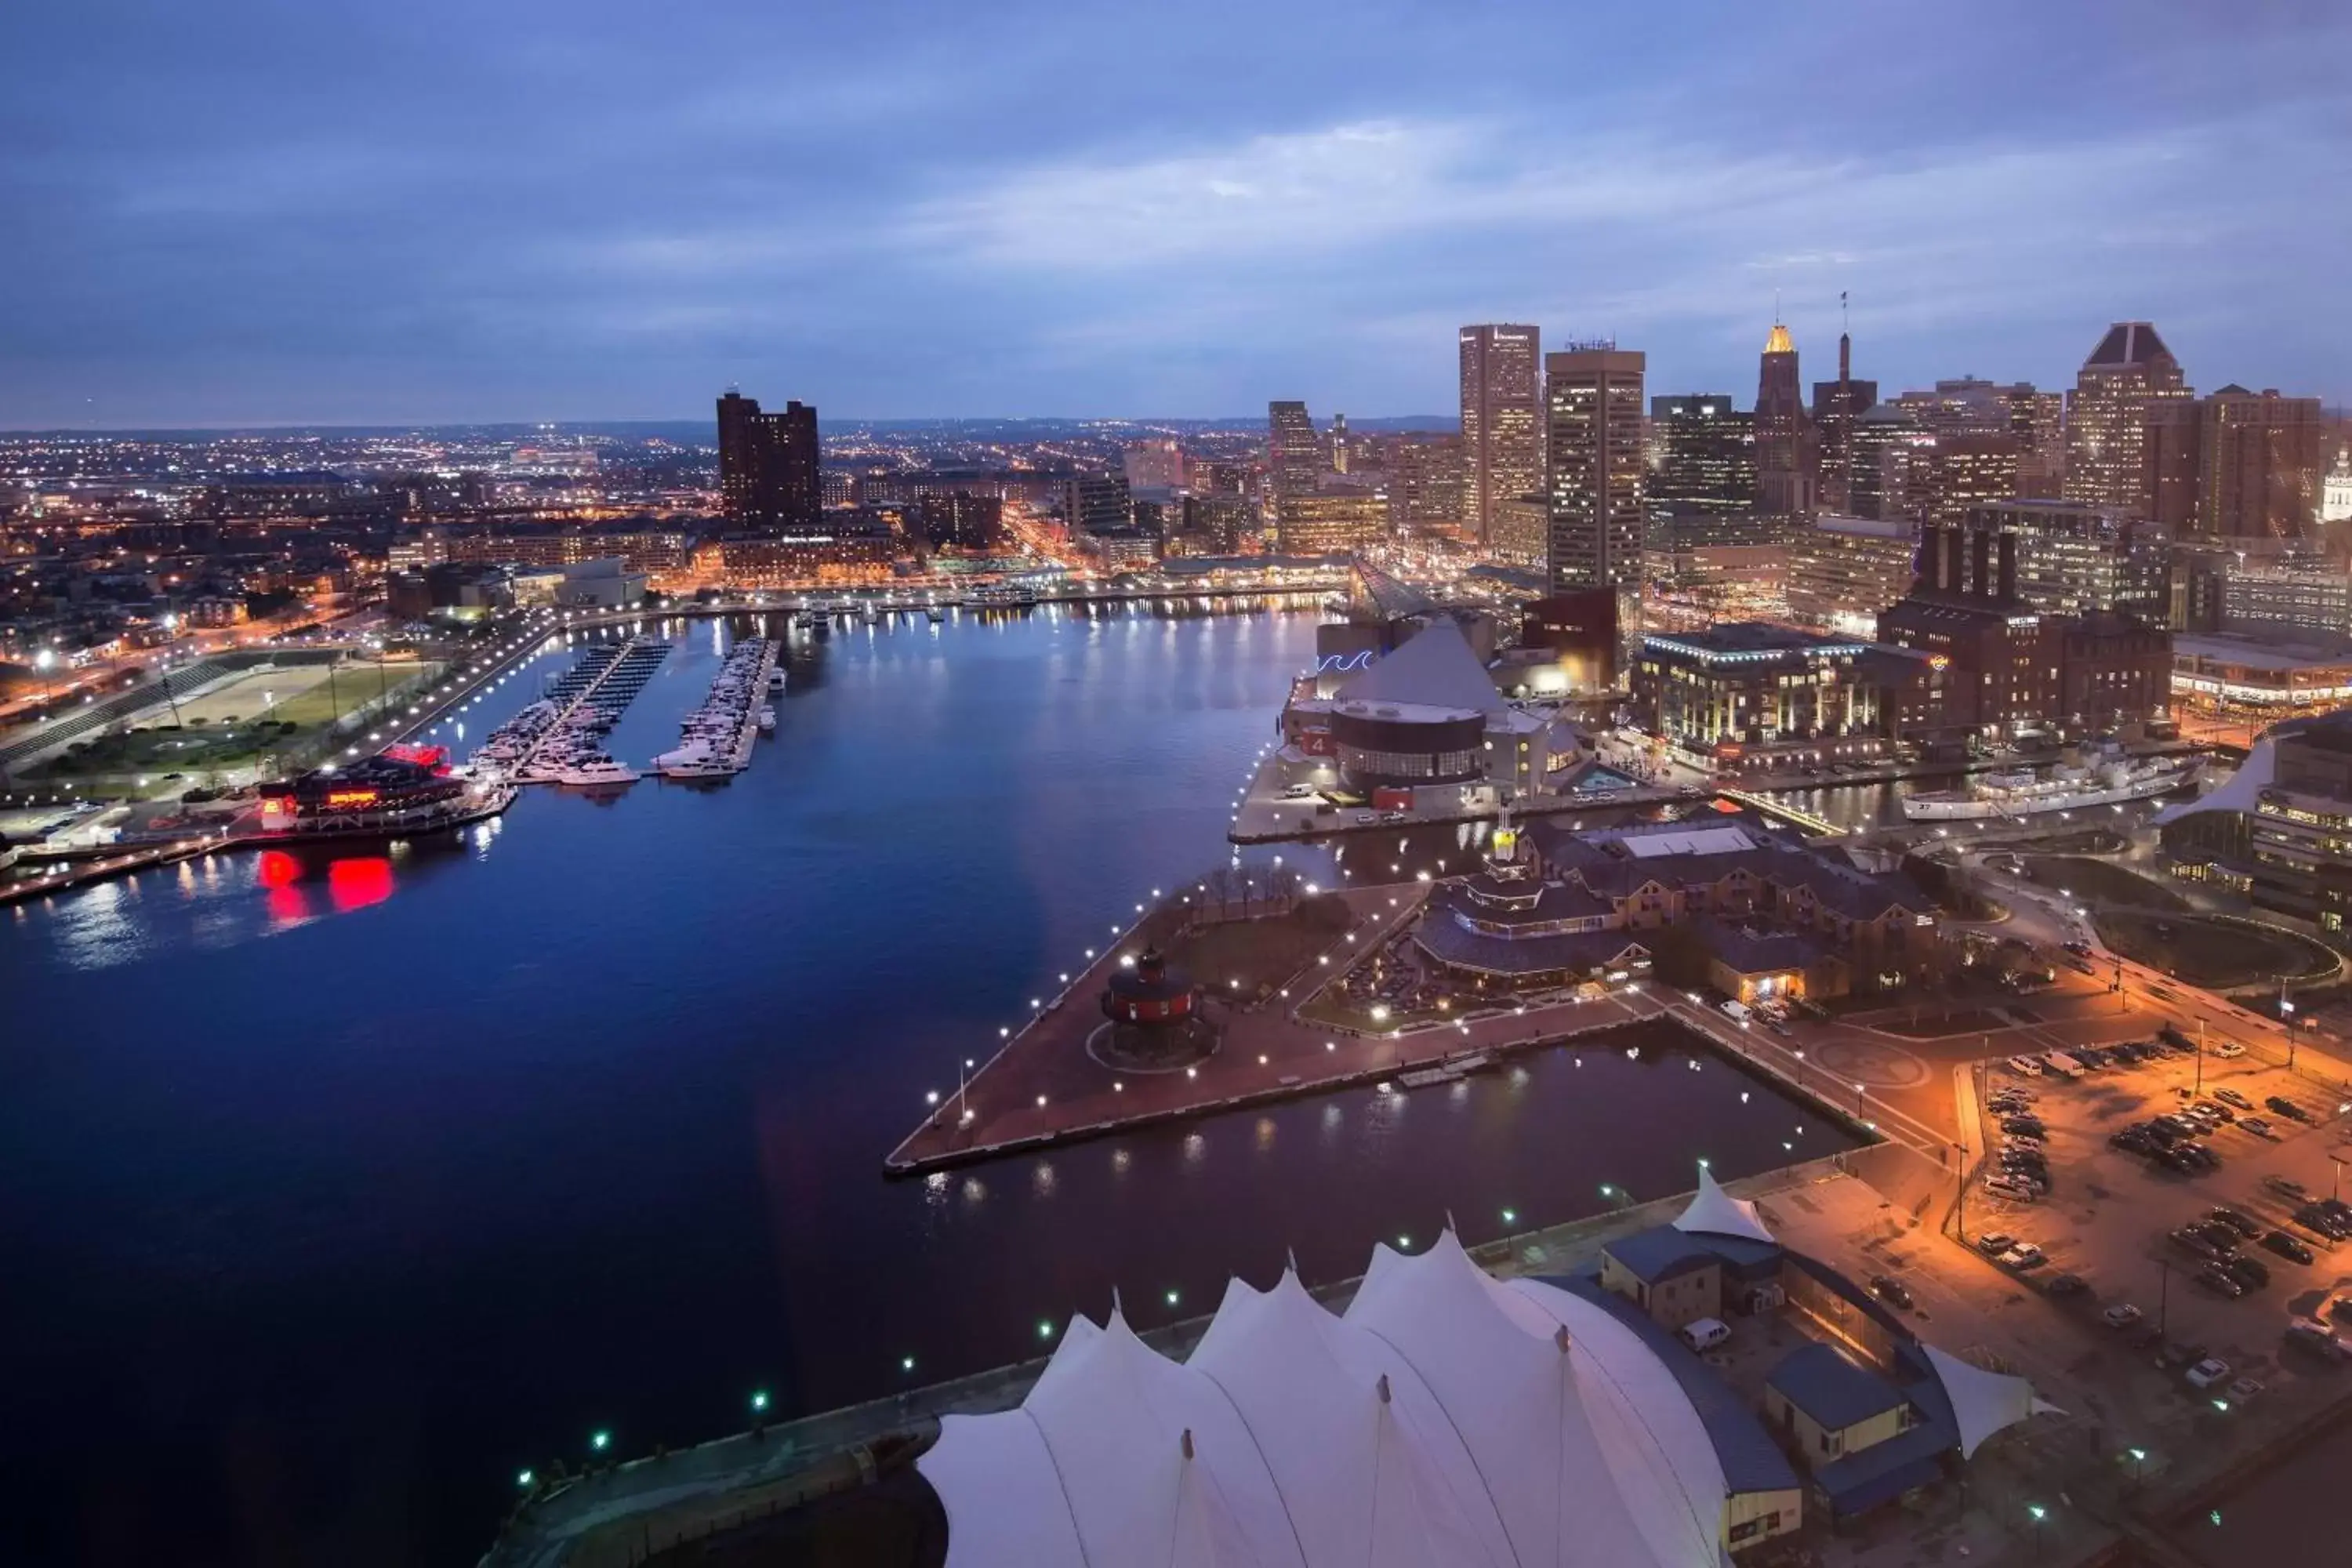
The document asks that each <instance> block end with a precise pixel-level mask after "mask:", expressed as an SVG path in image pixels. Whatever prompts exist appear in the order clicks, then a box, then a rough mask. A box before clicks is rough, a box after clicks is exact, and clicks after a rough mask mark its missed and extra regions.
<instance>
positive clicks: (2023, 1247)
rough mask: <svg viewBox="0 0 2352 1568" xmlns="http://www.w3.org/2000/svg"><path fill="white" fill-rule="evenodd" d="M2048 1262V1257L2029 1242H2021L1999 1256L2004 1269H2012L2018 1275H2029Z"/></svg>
mask: <svg viewBox="0 0 2352 1568" xmlns="http://www.w3.org/2000/svg"><path fill="white" fill-rule="evenodd" d="M2049 1261H2050V1257H2049V1255H2048V1254H2047V1253H2045V1252H2043V1251H2042V1249H2041V1248H2040V1247H2036V1246H2034V1245H2033V1243H2032V1242H2030V1241H2021V1242H2019V1243H2018V1244H2017V1245H2016V1246H2015V1247H2011V1248H2010V1249H2009V1250H2008V1251H2007V1252H2004V1253H2002V1254H2001V1255H2000V1264H2001V1267H2002V1268H2014V1269H2016V1270H2017V1271H2018V1272H2019V1273H2020V1274H2027V1273H2031V1272H2032V1270H2034V1269H2036V1268H2041V1267H2042V1265H2043V1264H2045V1263H2047V1262H2049Z"/></svg>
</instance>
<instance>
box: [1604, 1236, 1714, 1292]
mask: <svg viewBox="0 0 2352 1568" xmlns="http://www.w3.org/2000/svg"><path fill="white" fill-rule="evenodd" d="M1712 1241H1713V1238H1711V1237H1710V1238H1705V1239H1702V1238H1701V1237H1696V1236H1688V1235H1685V1233H1683V1232H1682V1231H1679V1230H1676V1229H1675V1227H1674V1226H1670V1225H1661V1226H1652V1227H1651V1228H1650V1229H1648V1230H1637V1231H1635V1232H1634V1233H1633V1235H1631V1236H1621V1237H1618V1238H1617V1239H1616V1240H1614V1241H1612V1242H1610V1243H1608V1244H1607V1245H1606V1246H1605V1247H1602V1248H1601V1250H1602V1251H1604V1252H1606V1253H1607V1254H1609V1256H1610V1257H1612V1258H1615V1259H1616V1260H1617V1261H1618V1262H1619V1263H1621V1264H1622V1265H1623V1266H1624V1267H1625V1268H1626V1269H1627V1270H1628V1271H1629V1272H1630V1273H1632V1275H1633V1278H1634V1279H1639V1280H1641V1281H1642V1282H1643V1284H1645V1285H1654V1284H1656V1283H1657V1282H1658V1281H1659V1280H1661V1279H1665V1278H1666V1277H1667V1276H1668V1275H1670V1274H1679V1273H1681V1272H1683V1271H1684V1270H1685V1269H1688V1268H1699V1267H1701V1266H1703V1265H1706V1264H1709V1263H1715V1262H1717V1261H1719V1259H1718V1258H1717V1256H1716V1251H1715V1247H1714V1246H1713V1245H1712Z"/></svg>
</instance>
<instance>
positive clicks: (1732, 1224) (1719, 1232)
mask: <svg viewBox="0 0 2352 1568" xmlns="http://www.w3.org/2000/svg"><path fill="white" fill-rule="evenodd" d="M1675 1229H1676V1230H1679V1231H1681V1232H1682V1233H1683V1234H1684V1235H1685V1236H1690V1235H1706V1236H1744V1237H1748V1238H1749V1239H1750V1240H1753V1241H1770V1240H1771V1239H1772V1233H1771V1232H1770V1231H1769V1230H1767V1229H1765V1228H1764V1222H1763V1220H1762V1219H1760V1218H1759V1217H1758V1215H1757V1213H1756V1205H1754V1204H1752V1203H1749V1202H1748V1201H1747V1200H1746V1199H1744V1198H1735V1197H1733V1196H1732V1195H1731V1194H1729V1193H1727V1192H1725V1191H1724V1190H1723V1188H1722V1186H1721V1184H1718V1183H1717V1181H1716V1179H1715V1173H1713V1172H1712V1171H1709V1170H1708V1169H1707V1168H1706V1166H1705V1165H1701V1166H1700V1167H1699V1168H1698V1193H1697V1194H1696V1196H1694V1197H1693V1198H1692V1199H1691V1201H1690V1206H1689V1207H1688V1208H1686V1209H1685V1210H1683V1212H1682V1215H1681V1216H1680V1217H1679V1218H1677V1219H1676V1220H1675Z"/></svg>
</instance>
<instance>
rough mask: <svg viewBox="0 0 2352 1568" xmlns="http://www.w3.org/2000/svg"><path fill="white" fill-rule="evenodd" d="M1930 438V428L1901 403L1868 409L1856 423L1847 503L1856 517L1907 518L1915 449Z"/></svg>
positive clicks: (1885, 404) (1848, 476) (1848, 478)
mask: <svg viewBox="0 0 2352 1568" xmlns="http://www.w3.org/2000/svg"><path fill="white" fill-rule="evenodd" d="M1926 439H1927V433H1926V426H1923V425H1922V424H1921V423H1920V420H1919V417H1918V416H1917V415H1916V414H1915V413H1914V412H1913V411H1912V410H1911V409H1909V408H1907V407H1906V406H1904V405H1902V404H1900V403H1881V404H1878V405H1874V406H1873V407H1871V408H1868V409H1865V410H1864V412H1863V415H1862V417H1860V418H1859V419H1856V420H1855V421H1854V422H1853V457H1852V458H1851V460H1850V461H1849V463H1848V474H1847V479H1846V483H1847V490H1848V494H1847V497H1846V504H1847V506H1848V507H1849V508H1851V509H1852V512H1853V516H1855V517H1866V518H1872V519H1880V520H1887V519H1903V520H1906V521H1908V520H1909V518H1910V515H1911V514H1910V513H1908V512H1906V511H1905V510H1903V487H1904V481H1905V478H1906V473H1907V470H1908V464H1909V462H1910V451H1911V448H1912V447H1915V446H1916V445H1918V444H1919V443H1920V442H1921V441H1924V440H1926Z"/></svg>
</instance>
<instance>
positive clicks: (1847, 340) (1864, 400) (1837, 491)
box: [1813, 294, 1878, 516]
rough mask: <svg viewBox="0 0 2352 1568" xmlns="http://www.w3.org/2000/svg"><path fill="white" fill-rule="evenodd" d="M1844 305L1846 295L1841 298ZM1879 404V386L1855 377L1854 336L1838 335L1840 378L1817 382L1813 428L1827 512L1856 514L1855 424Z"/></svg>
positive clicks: (1818, 491) (1818, 498) (1820, 488)
mask: <svg viewBox="0 0 2352 1568" xmlns="http://www.w3.org/2000/svg"><path fill="white" fill-rule="evenodd" d="M1838 302H1839V303H1840V304H1841V305H1843V303H1844V302H1845V296H1844V295H1843V294H1841V295H1839V296H1838ZM1877 401H1878V383H1876V382H1874V381H1856V380H1854V378H1853V335H1852V334H1851V333H1848V332H1840V333H1839V334H1838V378H1837V379H1836V380H1835V381H1817V382H1815V383H1813V428H1814V430H1815V431H1816V432H1817V433H1818V435H1819V436H1820V439H1821V450H1820V459H1821V482H1820V484H1819V486H1818V487H1817V488H1816V493H1815V496H1814V500H1816V501H1817V502H1818V503H1819V504H1820V506H1821V509H1822V510H1823V511H1827V512H1832V513H1841V514H1844V515H1848V516H1851V515H1853V460H1854V459H1853V430H1854V424H1855V422H1856V421H1858V420H1859V419H1861V417H1862V416H1864V414H1867V413H1868V412H1870V409H1871V405H1874V404H1875V403H1876V402H1877Z"/></svg>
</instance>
